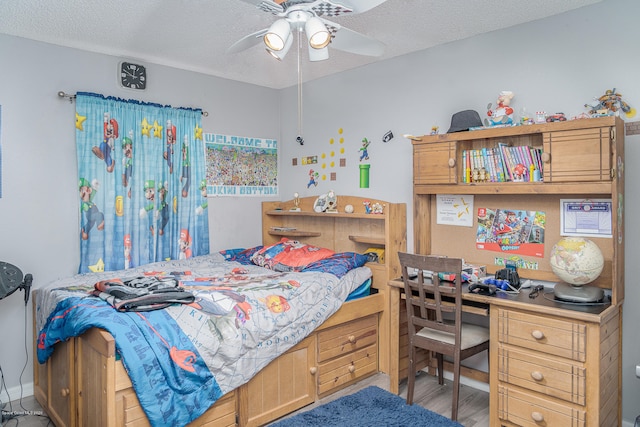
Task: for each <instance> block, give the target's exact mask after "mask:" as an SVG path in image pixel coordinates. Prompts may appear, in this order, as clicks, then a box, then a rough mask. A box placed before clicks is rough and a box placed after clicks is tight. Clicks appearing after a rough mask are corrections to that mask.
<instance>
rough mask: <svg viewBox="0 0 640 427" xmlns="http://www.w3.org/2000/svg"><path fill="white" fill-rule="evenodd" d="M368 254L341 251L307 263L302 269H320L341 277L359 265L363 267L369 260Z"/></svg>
mask: <svg viewBox="0 0 640 427" xmlns="http://www.w3.org/2000/svg"><path fill="white" fill-rule="evenodd" d="M367 258H368V257H367V256H366V255H362V254H357V253H355V252H340V253H337V254H333V255H331V256H329V257H327V258H324V259H321V260H318V261H314V262H312V263H311V264H309V265H307V266H306V267H305V268H304V269H303V270H302V271H305V272H306V271H319V272H322V273H331V274H333V275H334V276H338V278H341V277H342V276H344V275H345V274H347V273H348V272H349V270H353V269H354V268H357V267H362V266H363V265H365V264H366V262H367Z"/></svg>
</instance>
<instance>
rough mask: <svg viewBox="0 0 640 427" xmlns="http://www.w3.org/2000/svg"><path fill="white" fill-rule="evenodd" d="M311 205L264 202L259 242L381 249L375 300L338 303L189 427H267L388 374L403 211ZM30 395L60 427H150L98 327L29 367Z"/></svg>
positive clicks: (310, 200) (358, 203)
mask: <svg viewBox="0 0 640 427" xmlns="http://www.w3.org/2000/svg"><path fill="white" fill-rule="evenodd" d="M315 200H316V198H315V197H306V198H302V199H300V201H299V205H298V206H299V208H300V211H299V212H294V211H292V208H294V207H295V206H294V202H293V201H292V200H290V201H287V202H263V204H262V229H263V236H262V237H263V238H262V241H263V244H265V245H268V244H272V243H275V242H277V241H279V240H280V239H281V238H282V237H289V238H294V239H297V240H301V241H304V242H307V243H310V244H313V245H316V246H322V247H327V248H331V249H333V250H335V251H336V252H347V251H349V252H358V253H364V252H366V251H367V250H368V249H369V248H374V249H377V250H378V252H380V251H379V250H383V251H384V255H386V256H384V255H383V256H382V257H381V258H382V261H384V263H368V264H367V266H369V267H370V268H371V270H372V271H373V284H372V295H369V296H366V297H363V298H359V299H357V300H353V301H349V302H347V303H345V304H344V305H343V306H342V307H341V308H340V310H338V311H337V312H336V313H335V314H334V315H333V316H331V317H330V318H329V319H328V320H327V321H326V322H325V323H323V324H322V325H321V326H320V327H319V328H318V329H316V330H315V331H314V332H313V333H311V334H310V335H309V336H308V337H307V338H305V339H304V340H303V341H302V342H300V343H299V344H298V345H296V346H295V347H293V348H292V349H290V350H289V351H288V352H286V353H285V354H283V355H281V356H280V357H278V358H277V359H275V360H274V361H273V362H271V364H269V365H268V366H267V367H265V368H264V369H263V370H262V371H260V372H259V373H258V374H257V375H256V376H255V377H254V378H253V379H251V380H250V381H249V382H248V383H247V384H245V385H243V386H241V387H239V388H237V389H236V390H233V391H231V392H229V393H227V394H226V395H225V396H223V397H222V398H221V399H220V400H218V401H217V402H216V404H215V405H213V406H212V407H211V408H209V409H208V410H207V411H206V412H205V413H204V414H203V415H202V416H201V417H199V418H198V419H197V420H195V421H194V422H193V423H191V424H190V425H191V426H205V425H207V426H242V427H244V426H260V425H264V424H266V423H269V422H271V421H273V420H275V419H277V418H280V417H282V416H284V415H286V414H289V413H291V412H293V411H295V410H297V409H299V408H302V407H303V406H306V405H308V404H310V403H313V402H314V401H316V400H317V399H319V398H322V397H325V396H327V395H329V394H331V393H333V392H335V391H337V390H339V389H341V388H343V387H345V386H347V385H349V384H352V383H354V382H357V381H359V380H360V379H362V378H364V377H366V376H369V375H371V374H374V373H376V372H379V371H381V372H387V373H388V369H389V360H390V357H397V355H391V354H390V353H389V347H388V345H387V343H388V342H389V332H390V331H389V309H390V307H389V291H388V286H387V282H388V281H389V280H390V279H393V278H396V277H399V275H400V268H399V262H398V260H397V255H396V254H397V252H398V251H404V250H406V239H407V235H406V205H405V204H395V203H387V202H383V201H379V200H373V199H370V200H367V199H364V198H361V197H350V196H339V197H338V212H337V213H329V212H322V213H317V212H315V211H314V210H313V206H314V202H315ZM366 202H370V205H373V204H375V203H379V204H380V205H381V206H383V212H382V213H381V214H379V213H378V214H374V213H366V212H365V203H366ZM346 205H351V206H353V208H354V209H353V213H346V212H345V210H344V209H345V206H346ZM34 292H37V291H34ZM33 300H34V301H35V300H36V298H33ZM34 313H35V309H34ZM34 328H35V318H34ZM35 336H37V331H35V330H34V337H35ZM34 354H35V343H34ZM34 359H35V358H34ZM34 395H35V398H36V399H37V401H38V402H39V403H40V405H41V406H42V407H43V409H44V410H45V411H46V412H47V414H48V415H49V416H50V417H51V419H52V420H53V422H54V423H55V425H56V426H58V427H62V426H87V425H100V426H109V427H115V426H148V425H149V423H148V421H147V418H146V416H145V414H144V412H143V410H142V408H141V407H140V404H139V402H138V399H137V397H136V394H135V392H134V390H133V387H132V384H131V381H130V380H129V377H128V375H127V373H126V371H125V369H124V367H123V364H122V362H121V361H120V360H119V359H118V358H117V356H116V351H115V341H114V339H113V337H112V336H111V334H109V333H107V332H105V331H104V330H101V329H98V328H92V329H91V330H89V331H87V332H86V333H85V334H83V335H82V336H80V337H77V338H73V339H70V340H69V341H66V342H63V343H58V344H56V349H55V351H54V353H53V355H52V356H51V358H50V359H49V360H48V361H47V362H46V363H45V364H42V365H41V364H39V363H38V362H37V359H36V360H35V361H34Z"/></svg>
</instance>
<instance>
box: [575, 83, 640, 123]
mask: <svg viewBox="0 0 640 427" xmlns="http://www.w3.org/2000/svg"><path fill="white" fill-rule="evenodd" d="M584 106H585V107H587V108H589V114H590V115H591V117H602V116H619V115H620V111H619V110H622V112H623V113H624V114H625V115H626V116H627V117H628V118H631V117H634V116H635V115H636V109H635V108H632V107H630V106H629V104H627V103H626V102H624V101H623V100H622V95H621V94H619V93H617V92H616V89H615V88H613V89H608V90H607V91H606V92H605V93H604V95H602V96H601V97H600V98H594V100H593V101H591V102H588V103H586V104H584Z"/></svg>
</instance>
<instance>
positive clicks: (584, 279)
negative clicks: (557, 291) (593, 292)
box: [549, 237, 604, 286]
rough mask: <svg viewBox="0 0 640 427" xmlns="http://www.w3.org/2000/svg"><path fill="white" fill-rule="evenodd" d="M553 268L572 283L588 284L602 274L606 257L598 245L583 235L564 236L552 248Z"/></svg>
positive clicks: (563, 278)
mask: <svg viewBox="0 0 640 427" xmlns="http://www.w3.org/2000/svg"><path fill="white" fill-rule="evenodd" d="M549 262H550V263H551V270H552V271H553V273H554V274H555V275H556V276H558V277H559V278H560V280H562V281H564V282H566V283H569V284H571V285H574V286H575V285H578V286H579V285H586V284H587V283H591V282H593V281H594V280H596V279H597V278H598V276H600V273H602V268H603V267H604V257H603V256H602V252H601V251H600V248H599V247H598V245H596V244H595V243H594V242H593V241H591V240H589V239H585V238H582V237H564V238H562V239H560V240H559V241H558V242H557V243H556V244H555V245H554V246H553V248H552V249H551V254H550V259H549Z"/></svg>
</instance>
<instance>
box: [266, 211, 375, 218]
mask: <svg viewBox="0 0 640 427" xmlns="http://www.w3.org/2000/svg"><path fill="white" fill-rule="evenodd" d="M266 214H267V215H270V216H306V217H309V216H313V217H323V218H367V219H374V220H375V219H377V220H384V219H385V218H386V217H387V215H386V213H382V214H366V213H350V214H348V213H343V212H336V213H329V212H320V213H318V212H311V211H300V212H291V211H288V210H270V211H268V212H266Z"/></svg>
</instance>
